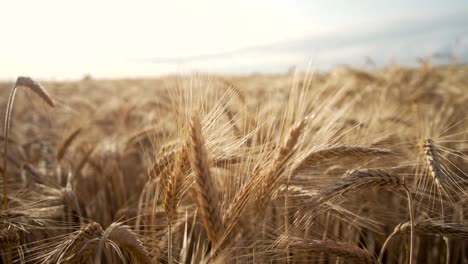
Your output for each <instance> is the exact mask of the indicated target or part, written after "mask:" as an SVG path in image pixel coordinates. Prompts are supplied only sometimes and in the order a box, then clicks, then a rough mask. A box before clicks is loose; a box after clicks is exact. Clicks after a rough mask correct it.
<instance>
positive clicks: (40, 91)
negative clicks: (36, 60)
mask: <svg viewBox="0 0 468 264" xmlns="http://www.w3.org/2000/svg"><path fill="white" fill-rule="evenodd" d="M22 86H25V87H28V88H29V89H31V91H33V92H34V93H35V94H37V95H38V96H39V97H41V98H42V100H44V101H45V102H46V103H47V104H48V105H49V106H50V107H54V106H55V104H54V101H53V100H52V98H51V97H50V96H49V94H48V93H47V91H46V90H45V89H44V88H43V87H42V86H41V85H40V84H39V83H38V82H36V81H34V80H33V79H31V78H29V77H24V76H20V77H18V79H17V80H16V83H15V85H14V86H13V88H12V89H11V92H10V95H9V97H8V102H7V108H6V112H5V125H4V130H3V137H4V138H5V144H4V145H3V146H4V148H3V210H4V211H5V212H6V211H8V196H7V193H8V191H7V190H8V188H7V185H8V184H7V180H8V162H7V160H8V158H7V157H8V141H9V140H8V139H9V136H10V126H11V118H12V116H13V103H14V101H15V96H16V91H17V90H18V88H19V87H22ZM6 215H7V214H6ZM7 220H8V219H7V218H5V223H6V222H7Z"/></svg>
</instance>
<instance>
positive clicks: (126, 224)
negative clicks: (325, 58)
mask: <svg viewBox="0 0 468 264" xmlns="http://www.w3.org/2000/svg"><path fill="white" fill-rule="evenodd" d="M467 77H468V68H467V67H466V66H463V65H458V66H457V65H448V66H433V65H431V64H430V63H428V62H426V63H424V64H422V65H421V66H419V67H416V68H405V67H400V66H391V65H389V66H386V67H384V68H382V69H380V70H377V69H375V70H372V71H364V70H361V69H354V68H347V67H337V68H334V69H333V70H330V71H328V72H326V73H318V72H315V73H314V72H310V73H307V74H304V73H301V72H296V73H288V74H276V75H252V76H243V77H242V76H229V75H222V76H221V75H211V76H208V75H191V76H186V77H164V78H158V79H135V80H130V79H129V80H115V81H113V80H94V79H92V78H86V79H83V80H81V81H73V82H44V83H42V84H39V83H37V82H34V81H33V80H31V79H29V78H25V77H22V78H19V79H18V81H17V83H16V84H14V83H2V84H0V93H1V97H0V105H1V109H2V111H5V112H3V115H2V118H4V119H2V120H1V121H2V124H5V130H4V134H3V135H2V137H0V144H1V145H2V149H3V150H4V151H3V152H2V156H1V157H2V159H3V163H2V164H3V165H1V167H0V172H1V174H2V177H0V179H1V185H2V189H3V190H4V192H3V195H2V200H3V209H2V211H1V218H2V226H1V230H0V242H1V254H2V255H1V256H2V263H310V262H313V263H352V262H354V263H377V262H382V263H467V262H468V256H467V255H468V252H467V248H468V241H467V239H468V207H467V205H468V156H467V155H468V123H467V121H468V120H467V108H466V106H467V105H468V78H467ZM12 87H14V88H13V90H14V91H12ZM11 91H12V92H11ZM10 92H11V96H10V98H9V96H8V94H9V93H10ZM37 95H39V97H38V96H37ZM15 98H16V99H15Z"/></svg>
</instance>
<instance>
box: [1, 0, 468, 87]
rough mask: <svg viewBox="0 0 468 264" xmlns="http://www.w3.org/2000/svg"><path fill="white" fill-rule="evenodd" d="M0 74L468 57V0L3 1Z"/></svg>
mask: <svg viewBox="0 0 468 264" xmlns="http://www.w3.org/2000/svg"><path fill="white" fill-rule="evenodd" d="M0 34H1V38H0V79H2V80H5V79H14V78H16V77H17V76H18V75H30V76H32V77H34V78H40V79H75V78H81V77H83V76H84V75H85V74H91V75H92V76H93V77H105V78H118V77H140V76H152V75H163V74H171V73H183V72H188V71H192V70H198V71H206V72H215V73H242V74H244V73H271V72H285V71H287V70H288V68H290V67H291V66H295V65H296V66H298V67H301V68H304V67H306V66H307V64H308V63H310V65H311V67H312V68H315V69H327V68H329V67H331V66H333V65H336V64H347V65H353V66H366V67H370V66H371V65H372V64H375V65H376V66H381V65H383V64H385V63H389V62H396V63H399V64H405V65H412V64H415V63H416V62H417V60H418V58H420V57H427V56H433V57H434V59H435V61H436V62H439V63H445V62H447V61H450V60H452V57H456V58H457V59H458V60H459V62H467V61H468V1H461V0H445V1H430V0H426V1H423V0H415V1H403V0H397V1H378V0H374V1H372V0H354V1H346V0H341V1H340V0H327V1H306V0H301V1H266V0H262V1H118V0H114V1H95V0H94V1H92V0H82V1H63V0H62V1H56V0H41V1H18V0H17V1H3V0H2V1H0Z"/></svg>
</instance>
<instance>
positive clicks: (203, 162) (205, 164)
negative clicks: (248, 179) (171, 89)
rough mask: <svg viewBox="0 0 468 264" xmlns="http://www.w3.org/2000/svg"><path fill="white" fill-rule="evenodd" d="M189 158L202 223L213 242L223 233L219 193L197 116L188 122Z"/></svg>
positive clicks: (216, 241)
mask: <svg viewBox="0 0 468 264" xmlns="http://www.w3.org/2000/svg"><path fill="white" fill-rule="evenodd" d="M189 160H190V164H191V167H192V171H193V174H194V177H195V183H196V186H197V188H196V192H197V205H198V208H199V210H200V214H201V217H202V221H203V225H204V226H205V230H206V233H207V235H208V238H209V239H210V241H211V242H212V243H213V244H215V245H216V244H217V243H218V239H219V237H220V236H221V234H222V233H223V225H222V219H221V212H220V209H219V207H218V201H219V200H218V199H219V195H218V192H217V191H216V187H215V184H214V180H213V176H212V175H211V172H210V162H209V159H208V155H207V153H206V148H205V139H204V138H203V135H202V127H201V123H200V120H199V119H198V118H197V116H194V117H193V118H192V122H191V124H190V148H189Z"/></svg>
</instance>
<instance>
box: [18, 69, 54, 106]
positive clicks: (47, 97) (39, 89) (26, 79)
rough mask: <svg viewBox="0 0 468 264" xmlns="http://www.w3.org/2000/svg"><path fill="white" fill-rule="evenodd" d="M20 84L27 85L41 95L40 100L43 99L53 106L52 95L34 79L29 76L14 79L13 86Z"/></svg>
mask: <svg viewBox="0 0 468 264" xmlns="http://www.w3.org/2000/svg"><path fill="white" fill-rule="evenodd" d="M21 86H24V87H28V88H29V89H31V91H33V92H34V93H35V94H37V95H38V96H39V97H41V98H42V100H44V102H46V103H47V104H48V105H49V106H50V107H55V103H54V100H52V97H50V95H49V93H48V92H47V91H46V89H44V87H43V86H42V85H41V84H40V83H38V82H36V81H34V80H33V79H31V78H30V77H26V76H20V77H18V79H17V80H16V83H15V88H16V87H21Z"/></svg>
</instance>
